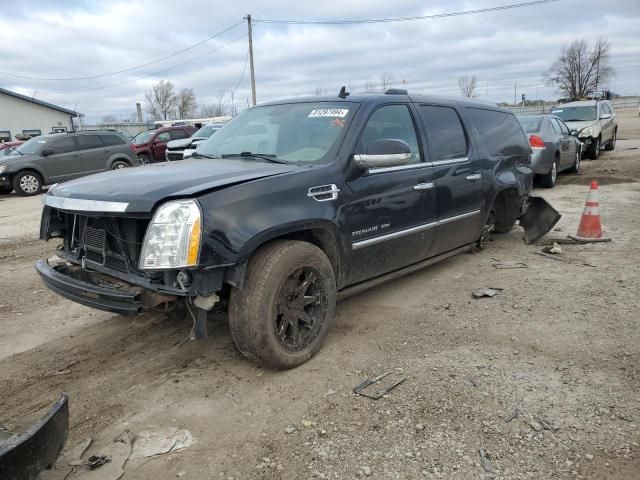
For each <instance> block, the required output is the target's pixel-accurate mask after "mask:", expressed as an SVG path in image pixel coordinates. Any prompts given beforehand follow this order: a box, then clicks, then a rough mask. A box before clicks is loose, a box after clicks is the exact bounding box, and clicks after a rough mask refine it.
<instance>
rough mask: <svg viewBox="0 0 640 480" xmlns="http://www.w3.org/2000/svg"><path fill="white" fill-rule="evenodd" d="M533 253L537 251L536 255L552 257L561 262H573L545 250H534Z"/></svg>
mask: <svg viewBox="0 0 640 480" xmlns="http://www.w3.org/2000/svg"><path fill="white" fill-rule="evenodd" d="M533 253H535V254H536V255H541V256H543V257H546V258H552V259H554V260H557V261H559V262H564V263H571V262H570V261H569V260H566V259H564V258H560V257H557V256H555V255H552V254H550V253H545V252H533Z"/></svg>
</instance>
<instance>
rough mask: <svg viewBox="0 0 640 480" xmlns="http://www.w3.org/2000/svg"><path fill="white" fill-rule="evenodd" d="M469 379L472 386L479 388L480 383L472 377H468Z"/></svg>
mask: <svg viewBox="0 0 640 480" xmlns="http://www.w3.org/2000/svg"><path fill="white" fill-rule="evenodd" d="M467 381H468V382H469V383H470V384H471V386H472V387H475V388H478V383H477V382H476V381H475V380H474V379H473V378H471V377H467Z"/></svg>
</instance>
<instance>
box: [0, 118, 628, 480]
mask: <svg viewBox="0 0 640 480" xmlns="http://www.w3.org/2000/svg"><path fill="white" fill-rule="evenodd" d="M619 122H620V131H619V141H618V145H617V147H616V150H615V151H614V152H603V153H602V156H601V158H600V159H599V160H597V161H585V162H584V163H583V171H582V173H580V174H577V175H562V176H561V177H560V181H559V185H557V186H556V188H554V189H551V190H537V191H536V193H537V194H540V195H543V196H544V197H545V198H547V199H548V200H549V201H550V202H551V203H552V204H553V205H554V206H555V207H556V208H557V209H558V210H559V211H560V212H561V213H562V219H561V220H560V222H559V224H558V225H557V227H556V229H555V230H554V231H553V232H551V233H550V234H548V235H547V237H545V239H544V241H543V242H542V243H541V244H538V245H528V246H527V245H525V244H524V242H523V241H522V236H523V234H522V231H521V230H520V229H516V230H514V231H513V232H512V233H510V234H506V235H500V236H495V237H494V239H493V241H492V242H491V243H490V244H489V246H488V248H487V249H485V250H484V251H481V252H479V253H475V254H462V255H458V256H456V257H453V258H451V259H449V260H447V261H444V262H442V263H440V264H438V265H435V266H433V267H430V268H427V269H425V270H422V271H420V272H417V273H414V274H412V275H409V276H406V277H403V278H401V279H398V280H395V281H393V282H391V283H388V284H386V285H383V286H381V287H378V288H375V289H373V290H370V291H368V292H365V293H363V294H360V295H358V296H355V297H352V298H350V299H347V300H345V301H343V302H341V303H340V304H339V305H338V312H337V313H338V315H337V319H336V322H335V324H334V326H333V329H332V330H331V332H330V334H329V336H328V338H327V341H326V343H325V345H324V348H323V349H322V350H321V352H320V353H319V354H318V355H317V356H316V357H314V358H313V359H312V360H311V361H309V362H308V363H306V364H305V365H303V366H301V367H299V368H297V369H295V370H292V371H286V372H273V371H268V370H264V369H261V368H258V367H256V366H255V365H254V364H253V363H251V362H249V361H247V360H245V359H244V358H243V357H242V356H240V354H239V353H238V352H237V351H236V349H235V348H234V346H233V344H232V341H231V338H230V335H229V330H228V326H227V324H226V322H225V321H224V319H220V318H218V319H212V320H211V322H210V325H209V329H210V338H209V339H208V340H206V341H198V342H186V343H182V340H183V339H185V337H186V336H187V334H188V331H189V326H190V324H189V322H187V320H186V319H184V320H180V321H178V320H171V319H165V318H163V317H162V316H160V315H155V316H146V317H143V318H140V319H138V320H136V321H134V322H132V321H131V320H127V319H123V318H119V317H117V316H113V315H110V314H107V313H102V312H97V311H93V310H90V309H88V308H85V307H82V306H80V305H76V304H74V303H71V302H69V301H66V300H64V299H62V298H60V297H58V296H56V295H54V294H53V293H50V292H49V291H48V290H45V289H44V287H43V286H42V283H41V282H40V280H39V278H38V276H37V275H36V273H35V271H34V269H33V264H34V262H35V260H36V259H38V258H43V257H47V256H49V255H50V253H51V252H52V250H53V248H54V245H52V244H46V243H43V242H40V241H38V240H35V238H36V236H37V230H38V216H39V210H40V202H39V199H33V198H31V199H24V198H18V197H15V196H14V195H11V196H3V197H0V260H2V268H1V269H0V332H2V333H1V334H0V392H1V393H0V425H4V427H7V428H17V427H20V426H21V425H23V424H25V423H28V422H29V421H31V420H33V419H34V418H35V417H36V416H37V414H41V413H42V412H43V411H45V410H46V408H47V406H48V405H50V404H51V403H52V402H53V401H54V400H55V399H56V398H57V397H58V395H59V394H60V392H62V391H64V392H67V393H68V394H69V397H70V409H71V422H70V432H69V439H68V442H67V449H66V452H65V455H67V456H69V451H70V449H71V448H73V447H74V446H76V445H77V444H79V443H80V442H82V441H83V440H85V439H87V438H88V437H91V438H92V439H93V443H92V445H91V447H90V448H89V450H88V451H87V453H86V454H85V456H84V457H83V458H86V456H87V455H89V454H106V453H108V452H110V451H112V450H113V447H114V442H113V440H114V438H115V437H117V436H118V435H121V434H122V433H123V432H125V431H128V432H130V435H131V436H132V437H133V438H134V441H135V439H136V438H137V435H138V434H139V432H141V431H142V430H148V429H158V428H167V427H171V428H175V429H178V428H183V429H188V430H189V431H190V432H191V433H192V435H193V439H194V442H193V444H192V445H191V446H189V447H188V448H184V449H181V450H176V451H175V452H173V453H169V454H165V455H158V456H154V457H149V458H145V459H129V460H128V461H127V462H126V464H125V468H124V470H125V473H124V475H123V476H122V478H123V479H125V480H133V479H149V478H153V479H169V478H183V479H218V478H222V479H227V480H228V479H230V478H233V479H236V480H237V479H253V478H257V479H276V478H278V479H280V478H283V479H306V478H333V479H348V478H359V477H371V478H398V479H401V478H402V479H404V478H445V479H449V478H451V479H465V480H466V479H472V478H496V479H498V478H501V479H509V480H510V479H531V478H535V479H551V478H553V479H556V478H557V479H564V478H571V479H573V478H590V479H592V478H594V479H595V478H598V479H612V478H615V479H637V478H640V445H639V443H640V431H639V429H638V425H640V370H639V368H640V367H639V366H638V365H639V363H640V332H639V329H638V328H639V320H638V319H639V318H640V317H639V316H638V312H639V311H640V308H639V307H640V305H639V303H640V297H639V292H640V246H639V244H638V237H639V236H640V213H638V212H639V211H640V118H639V117H638V116H637V111H636V110H635V109H633V111H631V110H630V111H629V112H625V111H621V112H619ZM592 179H598V180H599V181H600V183H601V188H600V202H601V214H602V216H603V223H604V225H605V229H606V230H607V232H608V234H609V235H610V236H611V237H612V239H613V241H612V242H611V243H603V244H591V245H564V244H563V245H562V253H561V254H560V255H559V256H557V258H548V257H544V256H541V255H538V253H539V252H540V250H541V247H542V246H543V245H544V244H549V243H551V242H552V240H553V239H563V238H565V237H566V235H567V233H575V231H576V228H577V224H578V222H579V219H580V215H581V212H582V209H583V206H584V201H585V200H586V196H587V193H588V185H589V183H590V181H591V180H592ZM498 262H503V263H504V262H522V263H524V264H526V266H527V268H518V269H497V268H495V267H494V264H495V263H498ZM481 287H499V288H502V289H503V290H501V291H500V292H499V293H498V295H497V296H495V297H493V298H482V299H478V300H476V299H473V298H472V296H471V292H473V291H474V290H476V289H478V288H481ZM384 371H392V372H393V375H392V377H393V378H394V379H398V378H402V377H403V376H406V377H408V378H407V380H406V381H405V382H404V383H402V384H401V385H399V386H398V387H397V388H396V389H394V390H393V391H391V392H390V393H389V394H388V395H387V396H386V397H383V398H381V399H379V400H371V399H368V398H365V397H363V396H359V395H355V394H353V393H352V391H351V390H352V388H353V387H354V386H355V385H357V384H359V383H360V382H361V381H363V380H364V379H365V378H367V377H370V376H372V375H375V374H377V373H380V372H384ZM480 449H482V450H483V452H484V453H485V455H486V458H487V460H488V462H490V464H491V465H489V463H487V462H483V461H482V460H481V458H480V455H479V450H480ZM113 460H114V462H113V463H116V460H117V458H115V457H114V458H113ZM68 463H69V462H68V459H65V458H63V459H61V460H59V461H58V462H57V464H56V466H55V468H54V469H53V470H52V471H50V472H45V473H43V475H42V478H43V479H45V480H50V479H63V478H73V479H76V478H89V479H92V478H101V479H115V478H117V476H110V473H109V472H111V470H108V468H110V466H109V465H105V466H103V467H100V468H98V469H96V470H94V471H88V470H86V469H85V468H84V467H77V468H76V470H75V471H73V472H71V475H70V476H69V477H67V475H68V474H69V473H70V471H71V468H72V467H70V466H69V465H68ZM113 463H112V464H111V466H113ZM485 467H486V468H485ZM486 470H492V472H487V471H486ZM101 471H102V474H101ZM100 475H102V476H100Z"/></svg>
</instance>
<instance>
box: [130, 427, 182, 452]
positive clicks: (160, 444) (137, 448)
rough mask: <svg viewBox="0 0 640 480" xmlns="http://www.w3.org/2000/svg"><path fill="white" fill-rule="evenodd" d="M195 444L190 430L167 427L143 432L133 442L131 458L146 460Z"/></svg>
mask: <svg viewBox="0 0 640 480" xmlns="http://www.w3.org/2000/svg"><path fill="white" fill-rule="evenodd" d="M192 442H193V436H192V435H191V432H190V431H189V430H186V429H183V428H178V429H177V430H176V429H175V428H173V427H166V428H162V429H159V430H156V431H151V430H143V431H142V432H140V433H138V435H137V436H136V439H135V441H134V442H133V451H132V452H131V458H145V457H153V456H155V455H161V454H163V453H169V452H174V451H176V450H180V449H182V448H187V447H189V446H190V445H191V443H192Z"/></svg>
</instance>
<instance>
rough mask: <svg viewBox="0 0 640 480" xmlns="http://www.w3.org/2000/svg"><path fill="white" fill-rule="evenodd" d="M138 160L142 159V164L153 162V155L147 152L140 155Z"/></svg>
mask: <svg viewBox="0 0 640 480" xmlns="http://www.w3.org/2000/svg"><path fill="white" fill-rule="evenodd" d="M138 160H140V165H149V164H150V163H151V157H150V156H149V155H147V154H144V155H138Z"/></svg>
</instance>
